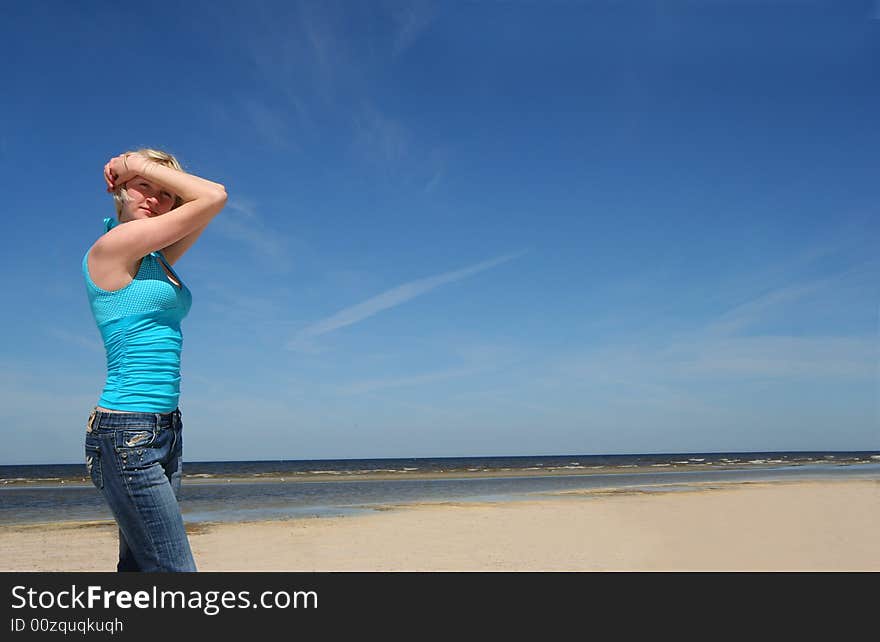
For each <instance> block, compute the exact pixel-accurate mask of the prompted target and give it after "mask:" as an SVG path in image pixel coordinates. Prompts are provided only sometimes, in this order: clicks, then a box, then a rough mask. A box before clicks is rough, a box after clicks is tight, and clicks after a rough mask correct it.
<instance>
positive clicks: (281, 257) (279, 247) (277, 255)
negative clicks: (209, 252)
mask: <svg viewBox="0 0 880 642" xmlns="http://www.w3.org/2000/svg"><path fill="white" fill-rule="evenodd" d="M226 209H227V210H231V211H232V212H231V213H232V214H233V215H231V216H229V215H227V216H218V217H217V218H216V219H214V221H213V223H212V224H211V228H210V229H212V230H213V231H216V232H218V233H220V234H221V235H223V236H225V237H226V238H228V239H231V240H233V241H238V242H240V243H243V244H245V245H246V246H248V247H249V248H250V250H251V251H252V252H253V254H254V255H255V256H256V257H257V259H258V260H260V261H263V262H264V263H266V264H267V265H268V266H269V267H270V268H271V269H273V270H275V271H278V272H287V271H289V270H290V268H291V259H290V253H289V252H288V251H287V247H286V245H285V242H284V240H283V239H282V237H280V236H279V235H278V232H277V231H275V230H271V229H269V228H268V227H267V226H266V224H265V223H264V221H263V218H262V216H260V214H259V213H258V212H257V207H256V205H255V204H254V203H253V202H252V201H248V200H233V201H230V202H228V203H227V204H226Z"/></svg>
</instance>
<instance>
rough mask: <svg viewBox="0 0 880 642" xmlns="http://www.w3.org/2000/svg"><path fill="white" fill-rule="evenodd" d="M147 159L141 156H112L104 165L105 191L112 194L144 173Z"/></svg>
mask: <svg viewBox="0 0 880 642" xmlns="http://www.w3.org/2000/svg"><path fill="white" fill-rule="evenodd" d="M147 160H148V159H147V157H146V156H142V155H141V154H122V155H120V156H114V157H113V158H111V159H110V160H109V161H108V162H107V164H106V165H104V180H105V181H107V191H108V192H112V191H114V190H115V189H116V188H117V187H119V186H121V185H124V184H125V183H127V182H128V181H130V180H131V179H132V178H134V177H135V176H137V175H138V174H142V173H143V171H144V165H145V164H146V163H147Z"/></svg>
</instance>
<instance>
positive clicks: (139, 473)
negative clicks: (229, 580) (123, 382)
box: [85, 408, 196, 572]
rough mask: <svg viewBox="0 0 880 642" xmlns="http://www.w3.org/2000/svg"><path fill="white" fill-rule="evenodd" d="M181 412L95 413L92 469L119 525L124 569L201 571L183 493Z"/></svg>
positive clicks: (90, 432)
mask: <svg viewBox="0 0 880 642" xmlns="http://www.w3.org/2000/svg"><path fill="white" fill-rule="evenodd" d="M182 428H183V425H182V423H181V420H180V410H179V409H178V410H175V411H174V412H169V413H167V414H160V413H152V412H102V411H100V410H98V409H97V408H95V409H93V410H92V412H91V413H90V414H89V420H88V423H87V425H86V444H85V446H86V467H87V468H88V471H89V475H90V477H91V479H92V483H93V484H94V485H95V487H96V488H97V489H98V490H100V491H101V494H102V495H103V496H104V499H105V500H106V501H107V504H109V506H110V510H111V511H113V516H114V517H115V518H116V524H117V525H118V526H119V564H118V565H117V567H116V570H118V571H147V572H149V571H166V572H167V571H195V570H196V564H195V561H194V560H193V556H192V551H191V550H190V547H189V540H188V539H187V537H186V530H185V529H184V526H183V517H182V515H181V514H180V505H179V504H178V503H177V495H178V493H179V492H180V479H181V474H182V465H183V464H182V453H183V438H182V435H181V430H182Z"/></svg>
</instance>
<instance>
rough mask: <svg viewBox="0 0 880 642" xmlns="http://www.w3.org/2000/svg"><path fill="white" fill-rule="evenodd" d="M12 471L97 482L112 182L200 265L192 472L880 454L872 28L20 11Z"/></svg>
mask: <svg viewBox="0 0 880 642" xmlns="http://www.w3.org/2000/svg"><path fill="white" fill-rule="evenodd" d="M0 36H2V40H0V41H2V43H3V44H2V54H3V55H2V56H0V72H2V78H3V100H2V101H0V171H2V177H3V180H2V183H3V186H4V189H3V199H2V203H3V216H2V229H3V233H4V236H5V238H6V244H5V247H4V261H3V265H4V269H3V270H2V272H0V284H2V286H3V292H4V296H5V299H6V305H5V306H4V308H5V309H6V310H7V312H6V314H4V315H2V318H0V332H2V335H3V336H4V337H5V339H4V341H3V344H2V352H0V363H2V365H3V369H2V374H0V381H2V387H0V401H2V405H0V423H2V426H3V428H2V430H3V432H4V435H3V442H4V447H3V449H2V452H0V463H7V464H10V463H54V462H59V463H60V462H70V463H73V462H77V461H80V460H81V458H82V457H81V450H82V443H81V442H82V436H83V432H84V424H85V420H86V418H87V415H88V412H89V409H90V408H91V407H92V406H93V405H94V404H95V403H96V401H97V398H98V395H99V393H100V390H101V387H102V385H103V377H104V372H105V370H104V367H105V363H104V356H103V348H102V345H101V342H100V335H99V333H98V331H97V329H96V328H95V326H94V323H93V320H92V318H91V315H90V312H89V308H88V304H87V301H86V296H85V289H84V285H83V281H82V276H81V272H80V261H81V259H82V256H83V254H84V252H85V251H86V249H87V248H88V247H89V246H90V245H91V243H93V242H94V240H95V239H96V238H97V236H98V235H99V234H100V232H101V220H102V218H103V217H105V216H110V215H112V214H113V205H112V201H111V199H110V197H109V196H108V195H107V194H106V193H105V192H104V189H103V180H102V167H103V165H104V163H105V162H106V161H107V159H108V158H109V157H110V156H113V155H116V154H118V153H120V152H121V151H123V150H124V149H131V148H137V147H141V146H151V147H158V148H162V149H167V150H168V151H171V152H173V153H175V154H177V155H178V157H179V158H180V159H181V161H182V162H183V164H184V166H185V167H186V168H187V169H188V170H189V171H192V172H194V173H196V174H199V175H202V176H205V177H208V178H210V179H213V180H216V181H219V182H222V183H223V184H225V185H226V187H227V190H228V192H229V195H230V200H229V203H228V205H227V207H226V209H225V210H224V212H222V213H221V214H220V216H219V217H218V218H217V219H215V221H214V222H213V223H212V224H211V226H210V227H209V228H208V230H207V231H206V232H205V234H204V235H203V236H202V238H201V239H200V241H199V242H198V243H197V244H196V246H195V247H194V248H193V249H192V250H191V251H190V253H189V254H187V255H186V256H185V257H184V258H183V259H181V261H180V262H179V263H178V264H177V266H176V268H177V271H178V273H179V274H180V275H181V277H182V278H183V279H184V281H186V282H187V284H188V285H189V287H190V288H191V290H192V291H193V297H194V301H193V308H192V311H191V313H190V315H189V316H188V317H187V319H186V320H185V321H184V325H183V332H184V353H183V362H182V377H183V381H182V396H181V409H182V411H183V415H184V425H185V435H186V450H185V456H186V458H187V459H189V460H191V461H193V460H215V459H217V460H233V459H309V458H352V457H430V456H469V455H473V456H478V455H549V454H593V453H596V454H598V453H648V452H700V451H703V452H705V451H749V450H751V451H758V450H870V449H878V448H880V408H878V397H880V342H878V333H880V329H878V314H880V258H878V252H877V248H878V241H880V223H878V211H877V202H878V198H877V197H878V195H880V194H878V193H880V181H878V163H877V149H878V148H880V128H878V124H880V123H878V120H880V82H878V79H880V8H878V5H877V4H876V3H874V2H831V1H828V2H823V1H820V0H815V1H803V2H799V1H796V0H791V1H781V0H780V1H776V2H759V1H745V0H744V1H742V2H738V1H736V0H729V1H721V0H718V1H708V0H707V1H705V2H696V1H684V0H681V1H675V0H672V1H666V2H647V1H645V2H641V1H640V2H635V1H633V2H625V1H623V2H610V1H604V2H598V1H597V2H588V1H584V2H576V1H565V2H563V1H550V0H548V1H547V2H537V1H535V2H529V1H525V0H523V1H520V2H513V1H511V2H502V1H494V2H490V1H485V2H463V1H462V2H427V1H425V2H402V1H401V2H385V1H378V0H376V1H371V2H357V3H356V2H277V3H276V2H263V3H259V2H258V3H256V7H255V8H253V7H249V8H245V7H244V3H224V2H187V3H167V2H155V3H148V4H143V3H122V4H116V5H108V4H107V3H91V4H90V3H65V2H42V3H30V2H12V3H3V5H2V8H0Z"/></svg>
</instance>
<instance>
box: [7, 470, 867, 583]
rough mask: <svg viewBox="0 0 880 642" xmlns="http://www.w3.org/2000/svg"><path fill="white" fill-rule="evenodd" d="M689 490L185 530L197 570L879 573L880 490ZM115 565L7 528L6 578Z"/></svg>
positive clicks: (80, 528) (101, 537)
mask: <svg viewBox="0 0 880 642" xmlns="http://www.w3.org/2000/svg"><path fill="white" fill-rule="evenodd" d="M681 487H682V485H681V484H679V485H676V488H681ZM687 487H688V488H689V489H690V490H688V491H686V492H676V491H674V490H672V489H671V488H670V489H666V490H664V489H662V488H660V489H658V490H651V491H647V492H646V491H644V490H631V489H620V490H615V489H602V490H583V491H565V492H557V493H548V494H542V495H535V496H534V499H529V500H525V501H510V502H492V503H471V502H437V503H433V502H431V503H427V502H426V503H419V504H404V505H397V506H385V507H381V508H380V509H378V510H376V511H373V512H371V513H368V514H361V515H352V516H345V517H320V518H305V519H293V520H286V521H261V522H247V523H216V524H190V525H188V531H189V532H190V541H191V543H192V547H193V553H194V555H195V558H196V563H197V564H198V567H199V570H201V571H594V570H599V571H880V480H864V479H861V480H834V481H779V482H706V483H699V484H688V485H687ZM116 556H117V541H116V527H115V525H114V524H112V523H108V522H91V523H54V524H39V525H26V526H0V570H2V571H111V570H114V569H115V563H116Z"/></svg>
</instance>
